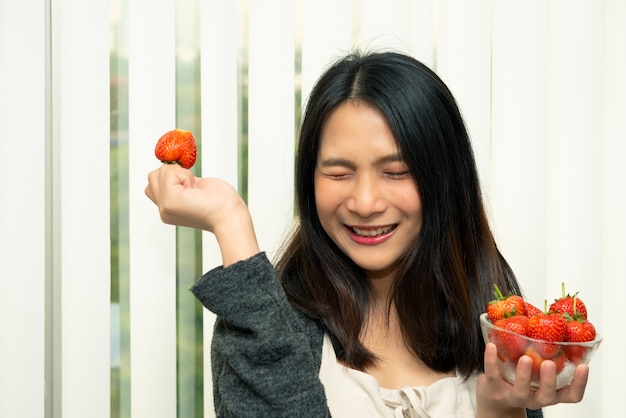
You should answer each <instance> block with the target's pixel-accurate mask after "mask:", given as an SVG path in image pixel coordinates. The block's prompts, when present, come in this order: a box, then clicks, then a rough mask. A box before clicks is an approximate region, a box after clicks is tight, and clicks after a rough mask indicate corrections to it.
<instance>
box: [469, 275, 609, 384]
mask: <svg viewBox="0 0 626 418" xmlns="http://www.w3.org/2000/svg"><path fill="white" fill-rule="evenodd" d="M494 294H495V295H496V300H494V301H492V302H490V304H489V305H488V306H487V310H486V312H485V313H483V314H482V315H481V316H480V325H481V329H482V333H483V337H484V339H485V343H487V342H492V343H494V344H495V345H496V347H497V349H498V360H499V361H498V366H499V369H500V373H501V374H502V376H503V377H504V378H505V379H506V380H507V381H509V382H511V383H513V382H514V381H515V370H516V367H517V362H518V360H519V359H520V358H521V357H522V356H524V355H525V356H528V357H530V358H531V360H532V362H533V363H532V379H531V386H533V387H538V386H539V371H540V366H541V363H542V362H543V361H544V360H551V361H553V362H554V364H555V365H556V372H557V379H556V381H557V382H556V383H557V389H560V388H562V387H564V386H566V385H568V384H569V383H570V382H571V381H572V378H573V377H574V370H575V369H576V366H577V365H579V364H587V363H589V361H590V360H591V358H592V357H593V355H594V354H595V352H596V351H597V350H598V348H599V346H600V343H601V342H602V337H601V336H600V335H599V334H598V333H597V332H596V330H595V327H594V325H593V324H592V323H591V322H590V321H589V320H588V319H587V310H586V307H585V308H584V310H582V312H581V306H582V307H584V303H582V301H580V299H578V296H577V295H575V297H572V296H569V295H565V293H564V292H563V296H562V297H561V298H560V299H557V300H555V303H553V304H552V305H550V308H549V309H548V308H547V306H546V309H545V310H543V311H542V310H540V309H538V308H536V307H535V306H534V305H532V304H529V303H528V302H527V301H524V306H525V309H520V308H517V309H516V312H510V311H509V312H508V313H505V314H504V316H503V317H501V318H497V319H495V320H493V319H491V317H492V315H490V314H489V312H490V311H491V312H493V311H494V309H493V307H491V305H494V304H496V303H497V302H502V301H504V300H506V299H508V298H509V297H511V296H510V295H509V296H508V297H505V296H503V295H502V294H501V293H500V292H499V289H497V287H496V291H495V292H494ZM517 298H519V296H517V297H516V299H514V300H517ZM570 298H571V299H572V300H569V299H570ZM575 299H578V301H576V300H575ZM516 303H518V302H516ZM545 305H547V303H546V304H545ZM516 306H520V305H519V304H518V305H516ZM577 306H578V307H577ZM583 313H584V314H583Z"/></svg>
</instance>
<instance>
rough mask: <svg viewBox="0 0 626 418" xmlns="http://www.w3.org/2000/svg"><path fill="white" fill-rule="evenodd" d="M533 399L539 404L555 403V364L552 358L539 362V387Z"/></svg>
mask: <svg viewBox="0 0 626 418" xmlns="http://www.w3.org/2000/svg"><path fill="white" fill-rule="evenodd" d="M535 399H536V400H537V402H539V403H540V404H541V405H546V406H547V405H553V404H555V403H557V402H558V401H557V392H556V364H555V363H554V362H553V361H552V360H544V361H542V362H541V367H540V371H539V388H538V389H537V392H536V394H535Z"/></svg>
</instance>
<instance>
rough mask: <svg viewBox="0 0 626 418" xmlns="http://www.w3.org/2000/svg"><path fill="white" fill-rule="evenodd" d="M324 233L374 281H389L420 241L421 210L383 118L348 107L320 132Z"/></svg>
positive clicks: (318, 185)
mask: <svg viewBox="0 0 626 418" xmlns="http://www.w3.org/2000/svg"><path fill="white" fill-rule="evenodd" d="M315 201H316V207H317V213H318V216H319V219H320V222H321V224H322V227H323V228H324V230H325V231H326V233H327V234H328V236H329V237H330V238H331V239H332V240H333V241H334V242H335V244H337V246H338V247H339V248H340V249H341V250H342V251H343V252H344V253H345V254H346V255H347V256H348V257H350V258H351V259H352V260H353V261H354V262H355V263H356V264H357V265H358V266H360V267H361V268H363V269H364V270H365V271H366V274H367V275H368V277H370V278H376V277H381V278H383V277H390V276H391V275H392V274H393V273H394V272H395V271H396V270H397V267H398V263H399V261H400V260H401V258H402V257H403V256H404V255H405V254H406V253H407V251H408V250H409V248H410V247H411V246H412V245H413V243H414V242H415V240H416V238H417V237H418V235H419V233H420V231H421V227H422V204H421V201H420V197H419V193H418V191H417V187H416V186H415V181H414V179H413V177H412V176H411V174H410V173H409V169H408V167H407V165H406V164H405V163H404V161H402V159H401V158H400V155H399V150H398V148H397V146H396V142H395V139H394V137H393V135H392V133H391V130H390V129H389V126H388V125H387V122H386V120H385V118H384V116H383V115H382V113H381V112H380V111H379V110H378V109H376V108H375V107H373V106H371V105H369V104H367V103H365V102H359V101H346V102H344V103H342V104H340V105H339V106H338V107H337V108H336V109H335V110H334V111H333V113H332V114H331V115H330V117H329V119H328V120H327V122H326V125H325V126H324V129H323V130H322V137H321V140H320V149H319V154H318V160H317V166H316V170H315Z"/></svg>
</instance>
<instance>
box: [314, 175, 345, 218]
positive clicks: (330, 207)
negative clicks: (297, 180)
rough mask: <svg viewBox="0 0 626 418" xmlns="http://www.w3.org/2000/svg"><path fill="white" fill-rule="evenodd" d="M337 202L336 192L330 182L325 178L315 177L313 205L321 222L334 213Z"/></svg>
mask: <svg viewBox="0 0 626 418" xmlns="http://www.w3.org/2000/svg"><path fill="white" fill-rule="evenodd" d="M338 202H339V199H338V193H337V192H336V190H335V188H333V187H331V183H330V182H328V181H325V179H319V180H317V179H316V181H315V207H316V209H317V214H318V216H319V218H320V221H321V222H322V223H324V221H325V219H327V218H328V217H329V216H332V215H333V214H334V213H335V210H336V208H337V206H338Z"/></svg>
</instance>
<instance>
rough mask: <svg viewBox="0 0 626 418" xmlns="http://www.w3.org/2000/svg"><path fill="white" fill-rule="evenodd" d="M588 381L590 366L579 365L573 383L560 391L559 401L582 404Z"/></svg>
mask: <svg viewBox="0 0 626 418" xmlns="http://www.w3.org/2000/svg"><path fill="white" fill-rule="evenodd" d="M588 379H589V366H587V365H586V364H579V365H578V366H577V367H576V370H575V371H574V378H573V379H572V382H571V383H570V384H569V385H568V386H566V387H564V388H562V389H561V390H559V391H558V401H559V402H563V403H576V402H580V401H581V400H582V399H583V396H584V394H585V388H586V387H587V382H588Z"/></svg>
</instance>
